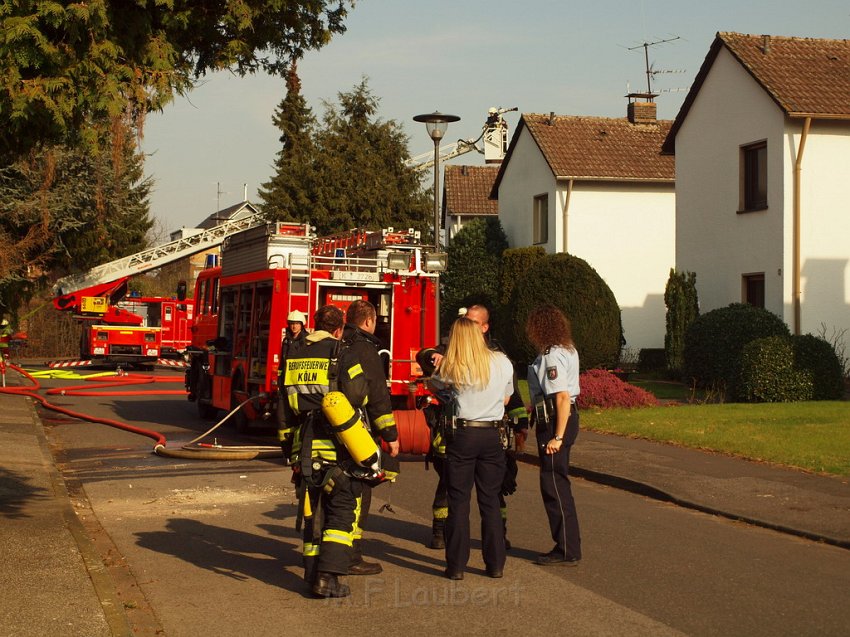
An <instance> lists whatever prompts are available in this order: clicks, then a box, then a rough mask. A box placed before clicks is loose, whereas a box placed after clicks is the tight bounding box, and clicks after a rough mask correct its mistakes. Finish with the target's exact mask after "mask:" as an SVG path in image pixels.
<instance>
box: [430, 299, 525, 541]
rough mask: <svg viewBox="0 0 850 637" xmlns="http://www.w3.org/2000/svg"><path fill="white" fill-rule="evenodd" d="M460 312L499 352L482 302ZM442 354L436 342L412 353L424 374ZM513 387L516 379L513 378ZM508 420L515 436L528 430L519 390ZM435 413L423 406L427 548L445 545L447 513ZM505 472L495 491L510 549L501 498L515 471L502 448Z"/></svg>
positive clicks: (442, 454)
mask: <svg viewBox="0 0 850 637" xmlns="http://www.w3.org/2000/svg"><path fill="white" fill-rule="evenodd" d="M460 314H461V316H465V317H466V318H468V319H469V320H471V321H472V322H473V323H475V324H476V325H478V328H479V329H480V330H481V332H482V333H483V334H484V339H485V341H486V342H487V345H488V347H490V349H492V350H495V351H499V352H503V350H502V348H501V347H500V346H499V344H498V343H497V342H496V340H495V339H494V338H492V337H491V333H490V312H489V310H487V308H486V307H484V306H483V305H472V306H470V307H469V308H461V311H460ZM444 354H445V346H443V345H438V346H437V347H432V348H426V349H423V350H420V351H419V353H418V354H417V355H416V361H417V363H418V364H419V366H420V367H421V368H422V371H423V373H424V374H426V375H428V376H430V375H431V373H432V372H433V370H434V367H435V366H436V365H437V364H438V363H439V362H440V360H442V358H443V355H444ZM514 387H516V382H514ZM505 411H506V413H507V417H508V420H509V421H510V423H511V424H512V427H513V431H514V434H515V435H516V436H517V439H519V440H523V439H524V438H525V435H526V433H527V432H528V411H527V410H526V409H525V405H524V404H523V402H522V398H521V397H520V395H519V391H514V393H513V394H512V395H511V398H510V400H509V401H508V404H507V406H506V408H505ZM438 417H439V408H437V407H436V405H435V406H431V407H428V408H426V409H425V419H426V421H427V422H428V426H429V428H430V430H431V450H430V458H431V463H432V464H433V465H434V470H435V471H436V472H437V478H438V479H437V488H436V490H435V492H434V501H433V504H432V507H431V510H432V522H431V530H432V532H431V548H433V549H442V548H445V525H446V517H447V516H448V513H449V504H448V498H447V495H446V480H445V471H444V461H445V458H446V442H445V440H444V439H443V436H442V434H441V433H440V431H439V428H438V427H437V419H438ZM505 454H506V455H505V461H506V472H505V480H504V483H503V488H502V491H501V492H500V493H499V511H500V513H501V516H502V526H503V527H504V531H505V546H506V547H507V548H508V549H510V548H511V543H510V541H509V540H508V539H507V532H508V517H507V516H508V509H507V503H506V502H505V496H506V495H511V494H512V493H513V492H514V491H515V490H516V475H517V464H516V457H515V456H514V451H513V450H512V449H506V451H505Z"/></svg>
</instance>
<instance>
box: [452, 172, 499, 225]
mask: <svg viewBox="0 0 850 637" xmlns="http://www.w3.org/2000/svg"><path fill="white" fill-rule="evenodd" d="M498 173H499V167H498V166H448V165H447V166H446V172H445V188H446V190H445V193H446V213H447V214H450V215H498V214H499V202H498V201H497V200H496V199H490V191H491V190H492V188H493V182H495V181H496V175H497V174H498Z"/></svg>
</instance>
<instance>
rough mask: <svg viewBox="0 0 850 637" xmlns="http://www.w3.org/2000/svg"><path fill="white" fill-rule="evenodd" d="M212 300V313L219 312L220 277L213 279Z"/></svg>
mask: <svg viewBox="0 0 850 637" xmlns="http://www.w3.org/2000/svg"><path fill="white" fill-rule="evenodd" d="M211 298H212V302H211V303H210V314H217V313H218V279H216V280H215V281H213V285H212V294H211Z"/></svg>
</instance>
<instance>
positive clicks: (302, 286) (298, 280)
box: [289, 275, 310, 294]
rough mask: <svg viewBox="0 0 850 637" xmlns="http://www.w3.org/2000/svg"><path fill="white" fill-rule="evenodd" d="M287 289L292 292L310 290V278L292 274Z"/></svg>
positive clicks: (303, 292) (304, 292)
mask: <svg viewBox="0 0 850 637" xmlns="http://www.w3.org/2000/svg"><path fill="white" fill-rule="evenodd" d="M289 291H290V293H292V294H307V293H308V292H309V291H310V278H309V277H306V276H294V275H293V276H292V277H291V278H290V281H289Z"/></svg>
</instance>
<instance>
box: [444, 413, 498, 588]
mask: <svg viewBox="0 0 850 637" xmlns="http://www.w3.org/2000/svg"><path fill="white" fill-rule="evenodd" d="M445 473H446V487H447V493H448V503H449V516H448V518H447V519H446V531H445V534H446V564H447V566H448V569H449V570H450V571H452V572H456V573H462V572H463V571H464V569H465V568H466V564H467V562H468V561H469V507H470V500H471V498H472V486H473V485H475V492H476V496H477V499H478V510H479V512H480V513H481V546H482V553H483V554H484V563H485V565H486V566H487V569H488V570H491V571H501V570H502V569H503V568H504V566H505V534H504V529H503V526H502V516H501V513H500V512H499V494H500V493H501V490H502V481H503V479H504V476H505V451H504V449H502V443H501V441H500V439H499V430H498V429H497V428H495V427H488V428H473V427H466V428H460V429H458V430H457V431H456V432H455V434H454V438H453V439H452V441H451V442H450V443H449V444H447V445H446V463H445Z"/></svg>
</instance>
